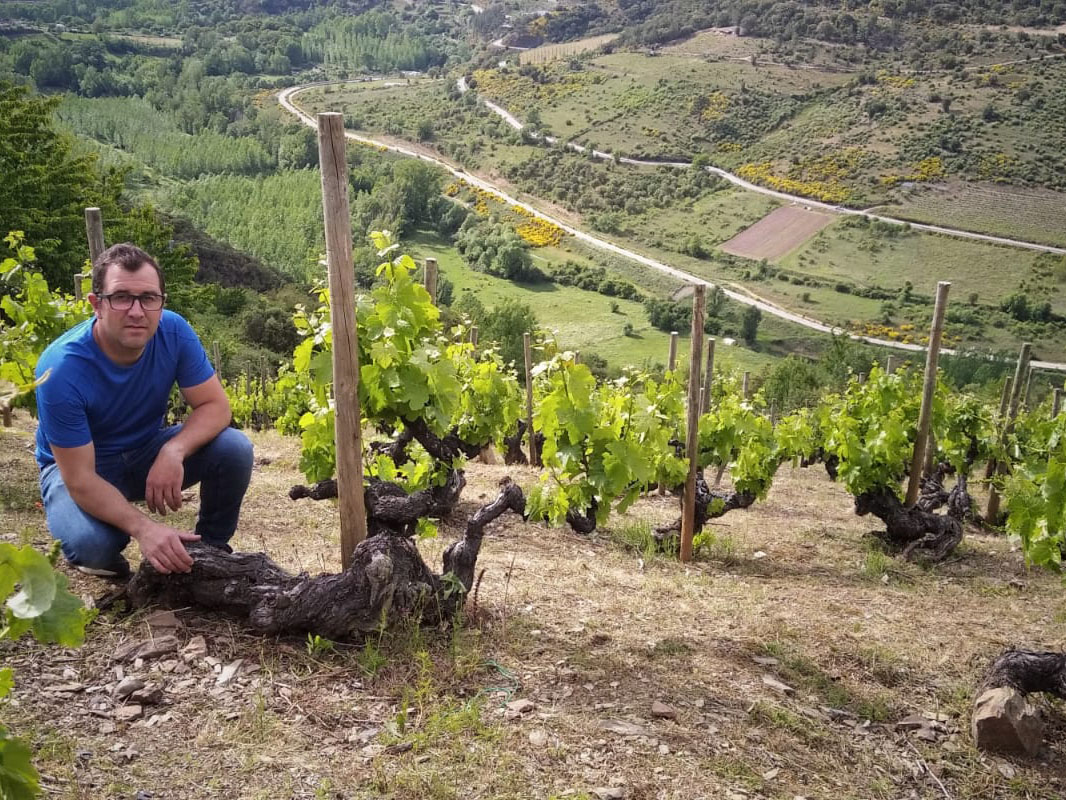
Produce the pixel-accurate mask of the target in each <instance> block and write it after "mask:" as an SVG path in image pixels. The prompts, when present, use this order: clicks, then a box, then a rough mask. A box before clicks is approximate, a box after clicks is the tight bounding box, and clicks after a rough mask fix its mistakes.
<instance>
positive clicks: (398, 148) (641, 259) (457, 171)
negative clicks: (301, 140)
mask: <svg viewBox="0 0 1066 800" xmlns="http://www.w3.org/2000/svg"><path fill="white" fill-rule="evenodd" d="M339 82H340V83H369V82H370V81H339ZM333 83H338V81H323V82H319V83H308V84H301V85H299V86H290V87H288V88H287V89H282V90H281V91H280V92H278V102H279V103H280V104H281V106H282V108H284V109H285V110H286V111H288V112H289V113H290V114H293V115H294V116H295V117H296V118H297V119H299V120H300V121H301V122H302V123H303V124H305V125H307V126H308V127H310V128H315V129H317V124H316V123H315V119H314V117H312V116H311V115H310V114H308V113H307V112H306V111H304V110H303V109H302V108H300V107H299V106H298V105H296V103H295V101H294V99H293V98H294V97H295V96H296V95H297V94H299V93H300V92H303V91H306V90H307V89H311V88H314V87H316V86H324V85H327V84H333ZM459 89H460V91H466V90H467V87H466V85H465V82H462V79H460V85H459ZM481 102H483V103H485V105H486V106H487V107H488V108H489V109H490V110H493V111H494V112H495V113H498V114H500V115H501V116H503V118H504V119H505V120H507V122H508V124H509V125H512V127H514V126H517V129H518V130H520V129H521V127H522V123H521V122H520V121H519V120H517V119H515V118H514V116H513V115H511V114H509V113H508V112H507V111H506V110H505V109H502V108H501V107H500V106H498V105H496V104H494V103H491V102H489V101H486V100H483V99H482V101H481ZM344 135H345V137H346V138H348V139H351V140H353V141H356V142H361V143H363V144H367V145H371V146H374V147H379V148H384V149H386V150H391V151H392V152H394V153H399V154H401V155H405V156H408V157H410V158H417V159H420V160H422V161H426V162H428V163H431V164H434V165H436V166H438V167H441V168H442V169H444V170H446V171H448V172H449V173H451V174H452V175H453V176H455V177H456V178H461V179H462V180H464V181H466V182H467V183H469V184H470V185H472V186H476V187H477V188H479V189H483V190H485V191H487V192H491V193H492V194H494V195H496V196H497V197H499V198H500V199H501V200H502V201H504V202H505V203H507V204H508V205H514V206H519V207H520V208H523V209H525V210H526V211H529V212H530V213H531V214H533V215H534V216H536V217H538V218H540V219H542V220H544V221H546V222H550V223H552V224H553V225H557V226H558V227H560V228H561V229H563V230H564V231H566V232H567V233H568V234H570V235H571V236H573V237H574V238H575V239H578V240H579V241H582V242H585V243H586V244H588V245H591V246H592V247H596V248H598V249H600V250H605V251H607V252H610V253H614V254H615V255H619V256H622V257H623V258H627V259H630V260H631V261H636V262H637V263H638V264H643V265H644V266H646V267H650V268H651V269H654V270H657V271H658V272H661V273H663V274H666V275H669V276H671V277H674V278H677V279H678V280H681V281H684V282H686V283H696V284H703V285H704V286H707V287H709V288H711V287H715V286H717V287H718V288H720V289H721V290H722V291H723V292H724V293H725V295H726V297H728V298H729V299H731V300H734V301H736V302H738V303H742V304H743V305H747V306H754V307H756V308H758V309H759V310H760V311H762V312H764V313H766V314H770V315H771V316H774V317H777V318H779V319H783V320H786V321H788V322H792V323H795V324H797V325H801V326H803V327H804V328H807V329H809V330H814V331H819V332H821V333H829V334H834V335H846V336H849V337H850V338H852V339H855V340H857V341H863V342H867V343H868V344H873V345H877V346H879V347H888V348H891V349H894V350H906V351H909V352H914V353H922V352H925V350H926V348H925V347H923V346H922V345H919V344H905V343H903V342H895V341H892V340H891V339H880V338H877V337H873V336H861V335H858V334H855V333H851V332H850V331H847V330H844V329H843V328H838V327H835V326H832V325H827V324H825V323H824V322H821V321H819V320H817V319H813V318H811V317H807V316H804V315H803V314H797V313H795V312H793V311H789V310H787V309H784V308H781V307H780V306H778V305H776V304H774V303H771V302H769V301H768V300H766V299H765V298H762V297H759V296H757V295H754V294H750V293H747V292H742V291H738V290H737V289H735V288H730V287H728V286H723V285H721V284H715V283H714V282H712V281H708V280H705V279H704V278H700V277H698V276H696V275H693V274H691V273H689V272H685V271H684V270H680V269H678V268H676V267H672V266H670V265H669V264H665V263H663V262H662V261H658V260H656V259H654V258H650V257H649V256H646V255H643V254H641V253H637V252H635V251H633V250H628V249H626V248H624V247H621V246H620V245H617V244H615V243H614V242H611V241H609V240H607V239H601V238H599V237H597V236H593V235H592V234H590V233H587V232H585V231H583V230H581V229H579V228H575V227H573V226H572V225H569V224H567V223H565V222H563V221H562V220H559V219H557V218H555V217H552V216H549V215H548V214H545V213H544V212H542V211H540V210H539V209H538V208H536V207H535V206H532V205H530V204H529V203H527V202H525V201H522V200H519V199H518V198H516V197H512V196H511V195H509V194H507V193H506V192H504V191H503V190H501V189H499V188H498V187H497V186H495V185H494V184H492V183H490V182H489V181H487V180H485V179H484V178H481V177H479V176H477V175H473V174H471V173H469V172H467V171H466V170H465V169H463V168H462V167H460V166H458V165H456V164H452V163H451V162H449V161H448V160H446V159H445V158H443V157H442V156H440V155H437V154H430V153H428V152H425V151H422V150H418V149H413V147H412V146H405V145H402V144H397V143H395V142H385V141H381V140H379V139H373V138H371V137H368V136H361V135H360V134H357V133H353V132H352V131H347V130H346V131H345V132H344ZM549 141H553V140H549ZM570 146H571V147H572V148H574V149H576V150H578V151H579V152H584V151H585V148H584V147H582V146H581V145H578V144H574V143H570ZM594 155H595V156H597V157H599V158H613V156H612V155H611V154H609V153H601V152H599V151H594ZM619 160H620V161H621V162H622V163H629V164H640V165H645V164H654V165H656V166H677V167H685V168H689V167H690V166H691V165H690V164H684V163H681V162H670V163H669V164H664V163H663V162H642V161H637V160H635V159H627V158H621V159H619ZM708 169H709V170H710V171H711V172H714V173H715V174H716V175H721V176H722V177H723V178H725V179H726V180H729V181H730V182H732V183H735V184H736V185H738V186H741V187H743V188H745V189H749V190H751V191H754V192H759V193H761V194H768V195H771V196H774V197H779V198H780V199H782V200H786V201H788V202H794V203H801V204H803V205H807V206H811V207H816V208H822V209H826V210H829V211H833V212H835V213H850V214H862V213H863V212H862V211H854V210H850V209H844V208H841V207H839V206H832V205H828V204H825V203H818V202H816V201H812V200H808V199H806V198H803V197H796V196H793V195H788V194H784V193H783V192H776V191H774V190H772V189H766V188H765V187H761V186H757V185H755V184H752V183H749V182H748V181H745V180H743V179H741V178H738V177H736V176H735V175H732V174H730V173H728V172H725V171H724V170H719V169H717V168H713V167H708ZM866 216H868V217H870V218H871V219H881V220H884V221H886V222H892V223H895V224H899V225H902V224H904V221H903V220H896V219H892V218H890V217H879V216H874V215H870V214H867V215H866ZM911 226H912V227H913V228H916V229H920V230H931V231H934V232H938V233H947V234H948V235H960V236H965V237H966V238H979V239H983V240H987V241H991V242H996V243H1000V244H1006V245H1012V246H1018V247H1028V248H1029V249H1039V250H1044V251H1046V252H1057V253H1066V249H1061V248H1048V247H1046V246H1044V245H1036V244H1034V243H1031V242H1025V243H1019V242H1016V241H1015V240H1012V239H1000V238H999V237H994V236H984V235H982V234H969V233H967V232H966V231H954V232H953V231H952V229H950V228H943V229H941V228H939V227H937V226H919V225H915V224H914V223H911ZM940 352H941V353H944V354H947V355H954V353H955V351H954V350H952V349H950V348H941V350H940ZM1031 363H1032V365H1033V366H1034V367H1035V368H1037V369H1049V370H1058V371H1062V372H1066V363H1059V362H1054V361H1033V362H1031Z"/></svg>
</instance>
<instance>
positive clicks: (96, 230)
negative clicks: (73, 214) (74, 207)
mask: <svg viewBox="0 0 1066 800" xmlns="http://www.w3.org/2000/svg"><path fill="white" fill-rule="evenodd" d="M85 238H86V239H88V240H89V260H90V261H92V262H93V263H94V264H95V263H96V259H97V257H98V256H99V255H100V254H101V253H102V252H104V248H105V245H104V221H103V218H102V217H101V216H100V209H98V208H96V207H95V206H94V207H90V208H87V209H85Z"/></svg>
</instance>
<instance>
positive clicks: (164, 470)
mask: <svg viewBox="0 0 1066 800" xmlns="http://www.w3.org/2000/svg"><path fill="white" fill-rule="evenodd" d="M181 394H182V397H184V398H185V402H186V403H188V404H189V405H190V406H191V407H192V413H191V414H189V418H188V419H187V420H185V423H184V424H183V425H182V426H181V430H180V431H178V433H177V435H175V436H174V438H172V439H171V440H170V441H168V442H167V443H166V444H165V445H163V448H162V449H161V450H160V451H159V454H158V455H157V456H156V459H155V462H154V463H153V464H152V468H151V469H150V470H149V471H148V480H147V482H146V483H145V487H144V499H145V502H146V503H147V504H148V508H149V509H150V510H151V511H155V512H157V513H159V514H163V515H166V513H167V507H168V506H169V507H170V508H172V509H173V510H174V511H177V510H178V509H179V508H181V485H182V482H183V480H184V478H185V463H184V462H185V459H186V458H187V457H188V456H190V455H191V454H193V453H195V452H196V451H197V450H199V449H200V448H201V447H203V446H204V445H205V444H207V443H208V442H210V441H211V440H212V439H214V438H215V437H216V436H218V435H219V434H220V433H222V431H223V430H225V428H226V426H227V425H229V422H230V419H231V418H232V414H231V412H230V407H229V398H228V397H226V391H225V390H224V389H223V388H222V384H221V383H220V382H219V380H218V376H217V375H212V376H211V377H210V378H208V379H207V380H206V381H204V382H203V383H201V384H198V385H196V386H191V387H189V388H187V389H182V390H181Z"/></svg>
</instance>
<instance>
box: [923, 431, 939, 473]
mask: <svg viewBox="0 0 1066 800" xmlns="http://www.w3.org/2000/svg"><path fill="white" fill-rule="evenodd" d="M935 462H936V431H934V430H930V431H929V439H928V440H927V441H926V447H925V460H924V462H923V464H922V474H923V475H926V476H928V475H932V474H933V468H934V467H935V466H936V464H935Z"/></svg>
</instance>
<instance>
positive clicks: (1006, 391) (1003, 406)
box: [985, 375, 1014, 481]
mask: <svg viewBox="0 0 1066 800" xmlns="http://www.w3.org/2000/svg"><path fill="white" fill-rule="evenodd" d="M1013 385H1014V383H1013V382H1012V380H1011V377H1010V376H1009V375H1008V376H1007V378H1006V379H1005V380H1004V381H1003V392H1002V394H1000V396H999V416H997V417H996V422H998V423H999V424H1000V425H1002V424H1003V422H1004V420H1005V419H1006V417H1007V404H1008V403H1009V402H1010V392H1011V387H1012V386H1013ZM995 472H996V459H994V458H990V459H988V463H987V464H985V480H986V481H987V480H989V479H990V478H991V477H992V476H993V475H994V474H995Z"/></svg>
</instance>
